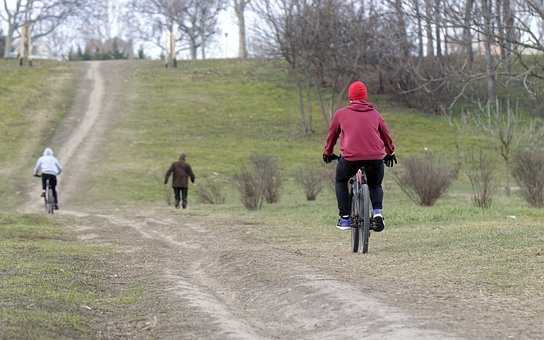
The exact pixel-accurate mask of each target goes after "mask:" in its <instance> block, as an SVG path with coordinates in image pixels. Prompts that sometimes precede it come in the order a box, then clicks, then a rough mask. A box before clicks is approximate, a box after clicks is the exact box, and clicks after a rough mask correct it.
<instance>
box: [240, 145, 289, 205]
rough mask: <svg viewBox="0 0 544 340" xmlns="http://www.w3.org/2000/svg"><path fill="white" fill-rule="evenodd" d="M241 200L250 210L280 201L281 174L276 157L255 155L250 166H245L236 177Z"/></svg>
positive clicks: (251, 158) (250, 160)
mask: <svg viewBox="0 0 544 340" xmlns="http://www.w3.org/2000/svg"><path fill="white" fill-rule="evenodd" d="M234 181H235V184H236V186H237V188H238V190H239V191H240V199H241V200H242V203H243V205H244V207H246V208H247V209H249V210H257V209H261V208H262V206H263V203H264V202H265V201H266V202H267V203H276V202H278V201H279V199H280V189H281V184H282V180H281V172H280V168H279V161H278V159H277V158H276V157H273V156H268V155H258V154H254V155H252V156H251V157H250V158H249V164H248V165H243V166H242V167H241V168H240V171H239V173H238V174H237V175H236V176H235V177H234Z"/></svg>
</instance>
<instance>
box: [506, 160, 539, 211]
mask: <svg viewBox="0 0 544 340" xmlns="http://www.w3.org/2000/svg"><path fill="white" fill-rule="evenodd" d="M512 174H513V175H514V178H515V179H516V181H517V182H518V184H519V186H520V188H521V193H522V195H523V197H524V198H525V199H526V200H527V202H528V203H529V204H530V205H531V206H533V207H538V208H543V207H544V150H542V149H540V150H538V151H529V150H526V151H521V152H519V153H518V154H517V155H515V156H514V159H513V169H512Z"/></svg>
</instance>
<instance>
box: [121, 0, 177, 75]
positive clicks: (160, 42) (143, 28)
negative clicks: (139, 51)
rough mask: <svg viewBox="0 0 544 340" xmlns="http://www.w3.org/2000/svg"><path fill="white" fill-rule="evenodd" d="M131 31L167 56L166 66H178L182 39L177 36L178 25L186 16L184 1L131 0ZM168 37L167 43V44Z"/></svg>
mask: <svg viewBox="0 0 544 340" xmlns="http://www.w3.org/2000/svg"><path fill="white" fill-rule="evenodd" d="M129 13H130V16H128V17H127V21H130V22H131V30H132V31H133V32H134V33H136V34H137V35H138V36H139V38H140V39H142V40H143V41H146V42H149V43H152V44H154V45H155V46H157V47H159V48H160V49H161V50H162V51H163V52H165V53H166V55H167V61H166V66H167V67H176V66H177V55H178V52H179V51H180V47H179V42H180V41H181V39H180V38H179V37H177V36H176V33H177V31H178V27H177V25H178V23H179V22H182V21H183V16H184V15H185V1H184V0H131V2H130V3H129ZM165 36H166V42H165V39H164V38H165Z"/></svg>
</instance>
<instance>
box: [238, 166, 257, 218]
mask: <svg viewBox="0 0 544 340" xmlns="http://www.w3.org/2000/svg"><path fill="white" fill-rule="evenodd" d="M234 181H235V183H236V186H237V188H238V190H239V191H240V200H241V201H242V204H243V205H244V207H246V209H248V210H257V209H260V208H261V207H262V205H263V203H262V202H263V195H262V188H261V186H262V184H261V181H260V179H259V176H258V175H257V173H256V172H255V170H254V169H251V168H248V167H247V166H242V167H241V169H240V172H238V174H236V175H235V176H234Z"/></svg>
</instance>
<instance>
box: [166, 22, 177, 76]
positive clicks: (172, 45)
mask: <svg viewBox="0 0 544 340" xmlns="http://www.w3.org/2000/svg"><path fill="white" fill-rule="evenodd" d="M168 34H169V37H168V38H169V39H168V58H167V62H166V67H177V62H176V36H175V31H174V24H173V23H172V24H171V25H170V29H169V31H168Z"/></svg>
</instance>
